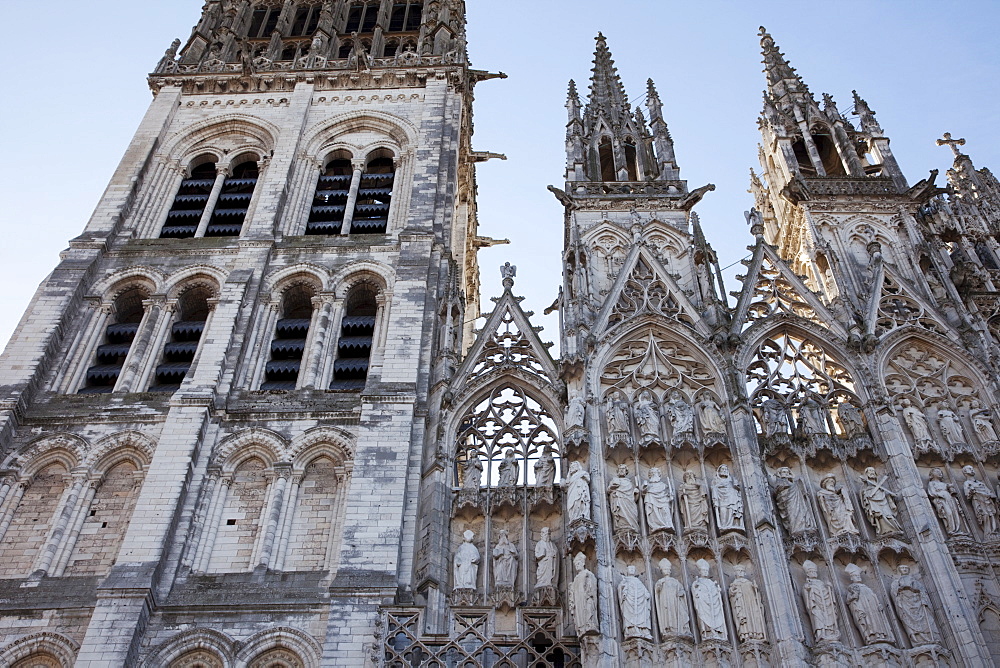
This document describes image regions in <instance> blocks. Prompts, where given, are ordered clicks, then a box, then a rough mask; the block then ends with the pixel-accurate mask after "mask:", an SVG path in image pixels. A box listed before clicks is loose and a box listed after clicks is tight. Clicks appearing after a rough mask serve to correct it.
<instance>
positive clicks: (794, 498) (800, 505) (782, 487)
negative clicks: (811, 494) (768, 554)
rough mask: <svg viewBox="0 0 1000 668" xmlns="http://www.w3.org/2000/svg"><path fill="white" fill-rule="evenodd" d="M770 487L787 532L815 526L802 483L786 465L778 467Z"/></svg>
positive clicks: (793, 532)
mask: <svg viewBox="0 0 1000 668" xmlns="http://www.w3.org/2000/svg"><path fill="white" fill-rule="evenodd" d="M771 487H772V488H773V489H774V502H775V505H776V506H777V507H778V514H779V515H780V516H781V521H782V522H784V524H785V528H786V529H787V530H788V532H789V533H792V534H795V533H801V532H803V531H812V530H813V529H815V528H816V523H815V521H814V520H813V514H812V511H811V510H810V509H809V503H808V501H806V494H805V491H804V490H803V489H802V483H801V482H799V481H798V480H796V479H795V478H794V476H793V475H792V469H790V468H788V467H787V466H782V467H781V468H779V469H778V470H777V472H776V473H775V477H774V478H772V480H771Z"/></svg>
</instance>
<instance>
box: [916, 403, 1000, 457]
mask: <svg viewBox="0 0 1000 668" xmlns="http://www.w3.org/2000/svg"><path fill="white" fill-rule="evenodd" d="M899 410H900V413H901V414H902V416H903V421H904V422H906V426H908V427H909V428H910V433H911V434H912V435H913V443H914V446H915V449H916V451H917V454H923V453H925V452H936V451H940V450H941V448H938V447H936V446H935V444H934V438H933V437H932V436H931V430H930V425H929V423H928V421H927V416H926V415H925V414H924V411H922V410H920V409H919V408H917V407H916V406H914V405H913V402H912V401H910V400H909V399H908V398H906V397H903V398H902V399H900V401H899ZM969 420H970V421H971V422H972V427H973V429H975V432H976V437H977V438H978V439H979V442H980V443H994V442H996V441H997V440H998V439H997V431H996V429H995V428H994V426H993V416H992V411H990V409H988V408H983V405H982V404H981V403H980V401H979V400H978V399H973V400H972V403H971V404H970V406H969ZM937 423H938V429H939V430H940V432H941V436H942V437H943V438H944V441H945V443H946V444H947V445H949V446H955V445H962V444H965V443H968V442H969V441H968V439H967V438H966V436H965V429H964V428H963V427H962V421H961V418H959V416H958V414H957V413H955V411H953V410H952V409H951V408H949V407H948V406H941V407H938V409H937Z"/></svg>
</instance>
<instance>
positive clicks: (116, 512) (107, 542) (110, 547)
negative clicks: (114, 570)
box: [53, 459, 142, 576]
mask: <svg viewBox="0 0 1000 668" xmlns="http://www.w3.org/2000/svg"><path fill="white" fill-rule="evenodd" d="M141 481H142V478H141V474H140V469H139V467H138V466H137V465H136V462H134V461H131V460H128V459H126V460H122V461H119V462H118V463H117V464H113V465H112V466H111V467H110V468H109V469H108V470H107V471H104V472H103V475H101V477H100V480H99V481H97V482H96V484H95V490H94V492H93V495H92V498H91V501H90V503H89V505H88V504H86V503H84V504H83V505H85V506H86V508H84V511H83V518H82V519H83V521H82V523H81V524H80V527H79V533H78V537H77V539H76V542H75V545H73V547H72V550H71V553H72V554H71V555H70V554H69V551H68V552H67V556H66V558H65V559H63V560H61V561H63V562H64V563H57V564H56V568H55V570H54V573H53V574H58V575H67V576H78V575H102V576H103V575H105V574H107V572H108V569H109V568H111V566H112V564H114V562H115V559H116V558H117V556H118V549H119V547H120V546H121V543H122V540H124V538H125V531H126V530H127V529H128V524H129V520H130V519H131V518H132V510H133V508H135V502H136V500H137V499H138V492H139V490H138V487H139V484H140V482H141ZM90 494H91V493H90V491H89V490H87V495H88V496H89V495H90ZM85 501H86V498H85ZM81 507H82V506H81Z"/></svg>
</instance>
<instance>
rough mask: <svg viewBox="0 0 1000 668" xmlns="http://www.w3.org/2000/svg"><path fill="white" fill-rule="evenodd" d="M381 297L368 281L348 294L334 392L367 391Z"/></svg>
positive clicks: (334, 377)
mask: <svg viewBox="0 0 1000 668" xmlns="http://www.w3.org/2000/svg"><path fill="white" fill-rule="evenodd" d="M378 296H379V289H378V286H376V285H375V284H374V283H371V282H367V281H365V282H361V283H359V284H357V285H355V286H354V287H353V288H351V290H350V292H349V293H348V294H347V298H346V299H345V300H344V315H343V317H342V318H341V320H340V337H339V338H338V339H337V358H336V360H334V363H333V380H332V382H331V383H330V389H331V390H360V389H363V388H364V386H365V382H366V381H367V379H368V369H369V367H370V365H371V356H372V348H373V346H374V344H375V324H376V322H377V320H378V308H379V305H378Z"/></svg>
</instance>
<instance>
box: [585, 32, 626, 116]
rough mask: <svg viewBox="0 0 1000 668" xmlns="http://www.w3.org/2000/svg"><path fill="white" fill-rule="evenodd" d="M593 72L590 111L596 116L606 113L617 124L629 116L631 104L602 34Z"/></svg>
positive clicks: (598, 37) (600, 34)
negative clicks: (623, 117) (622, 118)
mask: <svg viewBox="0 0 1000 668" xmlns="http://www.w3.org/2000/svg"><path fill="white" fill-rule="evenodd" d="M592 71H593V73H594V74H593V76H592V77H591V79H590V105H588V111H590V112H591V113H594V114H595V115H599V114H600V113H601V112H604V113H605V114H607V116H608V117H610V119H611V120H613V121H615V122H616V123H617V121H618V120H619V119H620V118H621V117H622V116H628V115H629V104H628V98H627V97H626V95H625V87H624V86H623V85H622V81H621V79H620V78H619V76H618V69H617V68H616V67H615V61H614V60H612V58H611V51H610V50H609V49H608V42H607V40H606V39H605V37H604V35H603V34H602V33H597V50H596V51H595V52H594V69H593V70H592Z"/></svg>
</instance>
